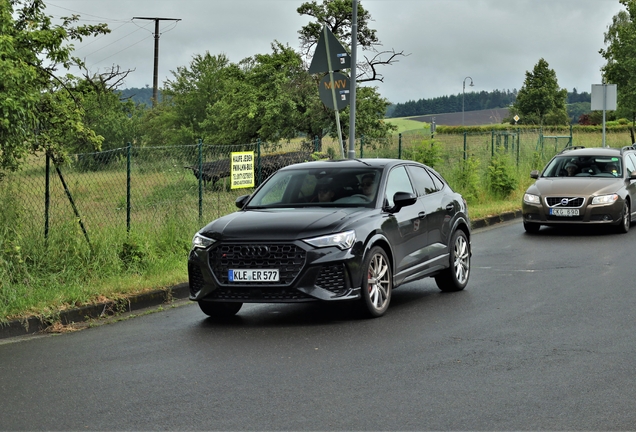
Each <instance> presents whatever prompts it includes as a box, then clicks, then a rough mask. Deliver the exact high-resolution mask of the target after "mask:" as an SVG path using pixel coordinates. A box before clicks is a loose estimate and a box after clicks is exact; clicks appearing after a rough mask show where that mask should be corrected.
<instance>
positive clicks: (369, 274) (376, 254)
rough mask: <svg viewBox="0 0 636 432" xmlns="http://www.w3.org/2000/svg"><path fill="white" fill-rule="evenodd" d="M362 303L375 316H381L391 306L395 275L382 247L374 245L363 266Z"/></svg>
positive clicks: (367, 311) (369, 313)
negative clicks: (392, 274)
mask: <svg viewBox="0 0 636 432" xmlns="http://www.w3.org/2000/svg"><path fill="white" fill-rule="evenodd" d="M362 269H363V272H364V273H363V274H362V303H363V305H364V310H365V312H366V313H367V314H368V315H370V316H371V317H373V318H377V317H381V316H382V315H384V313H385V312H386V310H387V309H388V308H389V303H390V302H391V291H392V286H393V277H392V276H391V266H390V265H389V259H388V257H387V255H386V252H384V249H382V248H381V247H378V246H375V247H373V248H372V249H371V250H370V251H369V253H368V254H367V257H366V258H365V259H364V265H363V267H362Z"/></svg>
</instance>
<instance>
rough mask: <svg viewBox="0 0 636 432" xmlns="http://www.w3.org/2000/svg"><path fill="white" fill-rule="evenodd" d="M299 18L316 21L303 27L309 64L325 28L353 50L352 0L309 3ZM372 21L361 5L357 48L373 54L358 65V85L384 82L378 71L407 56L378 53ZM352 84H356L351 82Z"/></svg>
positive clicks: (303, 46) (302, 38)
mask: <svg viewBox="0 0 636 432" xmlns="http://www.w3.org/2000/svg"><path fill="white" fill-rule="evenodd" d="M297 12H298V13H299V14H300V15H308V16H310V17H313V18H314V21H312V22H310V23H309V24H307V25H306V26H304V27H303V28H302V29H301V30H300V31H299V32H298V33H299V34H300V47H301V53H302V55H303V58H304V59H305V60H306V61H307V62H308V63H309V60H310V58H311V55H312V52H313V51H314V48H315V46H316V45H317V44H318V40H319V39H320V35H321V30H322V27H323V25H325V26H327V27H328V28H329V30H331V32H332V33H333V34H334V35H335V36H336V38H337V39H338V40H340V42H341V43H342V44H343V46H345V47H350V46H351V31H352V29H351V21H352V19H353V4H352V2H351V0H323V1H322V3H321V4H318V2H317V1H316V0H312V1H311V2H306V3H303V4H302V5H300V7H299V8H298V9H297ZM371 21H373V19H372V18H371V14H370V13H369V11H367V10H366V9H365V8H364V7H362V4H361V3H358V11H357V27H358V32H357V36H358V37H357V44H358V46H359V47H360V48H361V49H362V51H368V52H371V54H370V55H368V56H367V55H365V56H363V59H361V60H360V61H358V63H357V65H356V68H357V69H356V70H357V76H356V77H355V78H356V79H355V81H356V82H359V83H360V82H367V81H383V79H384V77H383V76H382V74H381V73H380V72H379V70H378V68H379V67H380V66H383V65H391V64H393V63H394V62H395V61H396V58H398V57H401V56H404V55H405V54H404V52H403V51H401V52H396V51H395V50H385V51H379V50H378V47H380V46H382V44H381V42H380V40H379V39H378V37H377V35H376V30H374V29H371V28H369V22H371ZM352 81H353V80H352Z"/></svg>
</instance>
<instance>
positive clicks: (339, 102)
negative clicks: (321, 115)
mask: <svg viewBox="0 0 636 432" xmlns="http://www.w3.org/2000/svg"><path fill="white" fill-rule="evenodd" d="M349 85H350V82H349V77H348V76H346V75H343V74H341V73H340V72H334V73H333V83H332V81H331V79H330V76H329V74H327V75H325V76H324V77H323V78H322V79H321V80H320V84H319V86H318V93H319V94H320V100H321V101H322V103H324V104H325V106H326V107H328V108H331V109H333V110H341V109H343V108H344V107H346V106H347V105H349V102H350V93H349V89H350V87H349ZM332 88H333V90H334V91H335V92H336V98H335V99H336V106H335V107H334V97H333V95H332V93H331V91H332Z"/></svg>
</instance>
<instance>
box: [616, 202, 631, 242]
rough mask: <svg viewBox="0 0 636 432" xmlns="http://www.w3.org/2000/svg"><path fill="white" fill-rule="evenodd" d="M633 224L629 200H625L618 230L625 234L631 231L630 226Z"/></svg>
mask: <svg viewBox="0 0 636 432" xmlns="http://www.w3.org/2000/svg"><path fill="white" fill-rule="evenodd" d="M631 224H632V215H631V213H630V208H629V201H627V200H625V202H624V203H623V213H622V214H621V221H620V222H619V224H618V232H619V233H622V234H625V233H627V232H628V231H629V226H630V225H631Z"/></svg>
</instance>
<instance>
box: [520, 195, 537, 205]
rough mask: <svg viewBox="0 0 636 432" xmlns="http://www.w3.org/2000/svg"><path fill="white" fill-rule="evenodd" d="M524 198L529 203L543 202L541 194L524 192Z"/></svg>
mask: <svg viewBox="0 0 636 432" xmlns="http://www.w3.org/2000/svg"><path fill="white" fill-rule="evenodd" d="M523 200H524V201H525V202H527V203H528V204H541V199H540V198H539V195H533V194H529V193H527V194H523Z"/></svg>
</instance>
